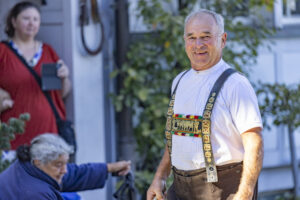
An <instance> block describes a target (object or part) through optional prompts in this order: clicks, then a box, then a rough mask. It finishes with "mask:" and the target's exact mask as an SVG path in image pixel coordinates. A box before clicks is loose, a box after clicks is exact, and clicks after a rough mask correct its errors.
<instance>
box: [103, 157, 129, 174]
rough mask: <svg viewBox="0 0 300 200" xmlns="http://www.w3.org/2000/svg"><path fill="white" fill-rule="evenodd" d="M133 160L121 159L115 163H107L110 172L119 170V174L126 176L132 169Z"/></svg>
mask: <svg viewBox="0 0 300 200" xmlns="http://www.w3.org/2000/svg"><path fill="white" fill-rule="evenodd" d="M130 165H131V161H130V160H129V161H119V162H115V163H107V170H108V172H111V173H113V172H117V173H118V175H119V176H125V175H126V174H128V172H129V171H130V169H131V166H130Z"/></svg>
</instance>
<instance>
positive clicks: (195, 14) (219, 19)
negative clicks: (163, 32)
mask: <svg viewBox="0 0 300 200" xmlns="http://www.w3.org/2000/svg"><path fill="white" fill-rule="evenodd" d="M203 13H205V14H209V15H211V16H212V17H213V18H214V19H215V21H216V24H217V26H218V30H219V34H223V33H224V18H223V16H222V15H220V14H218V13H216V12H214V11H212V10H207V9H200V10H197V11H194V12H191V13H190V14H189V15H188V16H187V17H186V18H185V21H184V36H185V28H186V25H187V24H188V23H189V22H190V20H191V19H194V18H195V17H198V16H199V15H201V14H203Z"/></svg>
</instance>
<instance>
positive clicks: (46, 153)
mask: <svg viewBox="0 0 300 200" xmlns="http://www.w3.org/2000/svg"><path fill="white" fill-rule="evenodd" d="M73 152H74V150H73V147H72V146H70V145H68V144H67V143H66V142H65V141H64V140H63V139H62V138H61V137H60V136H58V135H56V134H51V133H45V134H42V135H39V136H37V137H35V138H33V139H32V140H31V145H30V159H31V161H33V160H39V161H41V163H43V164H47V163H49V162H51V161H54V160H57V159H58V157H59V156H61V155H69V154H71V153H73Z"/></svg>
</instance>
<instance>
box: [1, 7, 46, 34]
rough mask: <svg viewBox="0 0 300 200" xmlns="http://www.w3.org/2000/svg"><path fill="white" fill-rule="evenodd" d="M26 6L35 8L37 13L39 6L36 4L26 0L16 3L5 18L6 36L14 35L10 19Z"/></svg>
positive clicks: (14, 17)
mask: <svg viewBox="0 0 300 200" xmlns="http://www.w3.org/2000/svg"><path fill="white" fill-rule="evenodd" d="M27 8H35V9H36V10H37V11H38V12H39V13H40V12H41V11H40V8H39V6H38V5H36V4H34V3H32V2H28V1H23V2H20V3H17V4H16V5H15V6H14V7H13V8H12V9H11V10H10V11H9V13H8V15H7V18H6V25H5V33H6V34H7V36H8V37H13V36H14V35H15V28H14V26H13V24H12V22H11V21H12V19H16V18H17V17H18V15H19V14H20V13H21V12H22V11H24V10H26V9H27Z"/></svg>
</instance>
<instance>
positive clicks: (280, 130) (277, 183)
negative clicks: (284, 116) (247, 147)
mask: <svg viewBox="0 0 300 200" xmlns="http://www.w3.org/2000/svg"><path fill="white" fill-rule="evenodd" d="M273 42H274V45H272V46H271V50H270V49H268V48H261V49H260V50H259V53H258V55H259V56H258V59H257V61H258V62H257V65H256V66H255V67H254V68H253V71H252V73H251V76H250V78H251V80H252V81H253V82H257V81H258V80H260V81H262V82H264V83H275V82H276V83H285V84H288V85H291V84H299V83H300V67H299V57H300V33H299V37H292V38H288V37H286V38H275V39H273ZM270 120H271V119H270ZM294 136H295V141H296V147H297V157H298V160H299V158H300V130H299V129H298V130H296V131H295V133H294ZM263 137H264V147H265V156H264V164H263V166H264V168H263V170H262V173H261V175H260V179H259V191H260V192H269V191H274V190H285V189H291V188H293V179H292V171H291V167H290V163H291V158H290V150H289V143H288V132H287V128H286V127H283V126H281V127H272V129H271V130H267V129H265V130H264V132H263ZM298 178H300V177H298Z"/></svg>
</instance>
